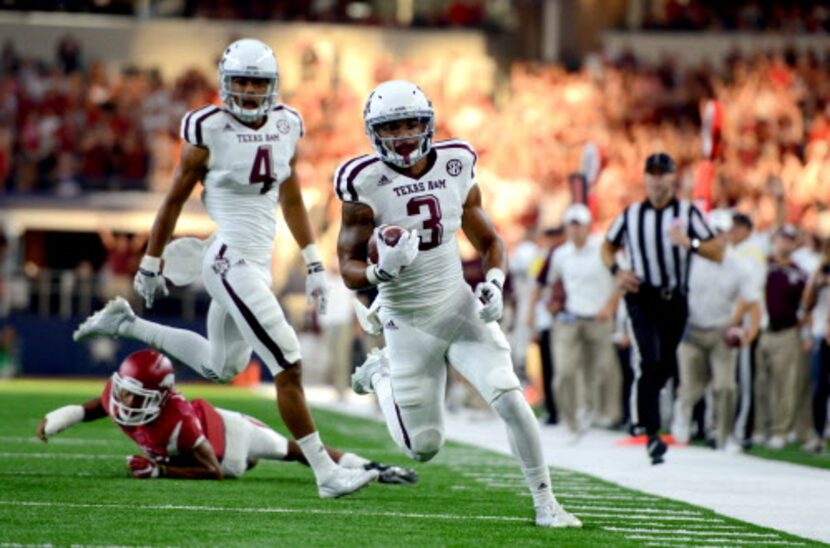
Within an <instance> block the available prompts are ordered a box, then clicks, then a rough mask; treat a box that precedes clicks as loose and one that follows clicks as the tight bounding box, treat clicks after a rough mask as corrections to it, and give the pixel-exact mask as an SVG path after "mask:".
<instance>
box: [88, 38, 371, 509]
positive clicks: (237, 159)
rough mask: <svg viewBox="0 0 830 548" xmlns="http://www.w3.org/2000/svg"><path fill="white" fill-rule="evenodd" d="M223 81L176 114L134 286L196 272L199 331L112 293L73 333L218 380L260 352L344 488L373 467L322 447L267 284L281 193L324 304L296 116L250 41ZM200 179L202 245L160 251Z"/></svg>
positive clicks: (333, 481) (231, 55) (296, 358)
mask: <svg viewBox="0 0 830 548" xmlns="http://www.w3.org/2000/svg"><path fill="white" fill-rule="evenodd" d="M219 87H220V92H221V96H222V100H223V101H224V103H225V105H224V108H220V107H218V106H215V105H207V106H205V107H203V108H200V109H197V110H194V111H192V112H189V113H188V114H186V115H185V117H184V118H183V119H182V125H181V136H182V138H183V139H184V140H185V141H186V142H185V144H184V147H183V148H182V152H181V159H180V161H179V165H178V168H177V169H176V174H175V176H174V180H173V185H172V187H171V189H170V191H169V192H168V194H167V196H166V197H165V199H164V202H163V203H162V205H161V209H160V210H159V212H158V214H157V215H156V219H155V222H154V223H153V227H152V229H151V231H150V239H149V241H148V243H147V252H146V255H145V256H144V258H143V259H142V261H141V265H140V269H139V272H138V274H136V278H135V284H134V285H135V289H136V291H137V292H138V293H139V294H140V295H141V296H143V297H144V299H145V302H146V304H147V306H148V307H151V306H152V304H153V301H154V299H155V298H156V297H159V296H164V295H166V294H167V286H166V277H171V279H173V278H174V277H179V278H180V277H181V276H178V275H180V274H181V273H182V272H185V273H187V272H191V273H192V272H194V271H195V275H193V277H196V278H198V277H199V276H201V278H202V280H203V282H204V284H205V287H206V288H207V291H208V293H210V296H211V299H212V300H211V304H210V309H209V312H208V319H207V331H208V337H207V339H205V338H204V337H202V336H200V335H198V334H196V333H193V332H190V331H185V330H182V329H174V328H171V327H167V326H164V325H160V324H156V323H153V322H148V321H146V320H143V319H141V318H139V317H137V316H136V315H135V314H134V313H133V311H132V310H131V309H130V307H129V304H127V301H126V300H124V299H122V298H118V299H115V300H113V301H110V302H109V303H108V304H107V305H106V306H105V307H104V308H103V309H102V310H101V311H99V312H97V313H96V314H94V315H93V316H91V317H90V318H89V319H87V320H86V321H85V322H84V323H83V324H82V325H81V326H80V327H79V328H78V330H77V331H76V332H75V340H80V339H84V338H86V337H89V336H92V335H102V334H103V335H111V336H123V337H130V338H133V339H138V340H140V341H143V342H144V343H146V344H149V345H151V346H153V347H155V348H157V349H159V350H161V351H162V352H164V353H165V354H167V355H168V356H170V357H172V358H174V359H176V360H177V361H179V362H181V363H185V364H187V365H188V366H190V367H191V368H193V369H194V370H196V371H197V372H199V373H200V374H201V375H203V376H205V377H207V378H210V379H213V380H219V381H227V380H230V379H231V378H233V377H234V376H235V375H236V374H237V373H239V372H240V371H242V369H243V368H244V367H245V366H246V365H247V364H248V362H249V360H250V357H251V351H252V349H253V350H256V352H257V354H258V355H259V356H260V358H262V360H263V361H264V362H265V363H266V365H267V366H268V368H269V369H270V370H271V373H273V375H274V379H275V383H276V388H277V406H278V408H279V411H280V415H281V416H282V418H283V420H284V421H285V424H286V426H287V427H288V429H289V430H290V431H291V434H292V435H293V436H294V437H295V438H296V439H297V443H298V445H299V446H300V448H301V449H302V452H303V454H304V455H305V457H306V459H307V460H308V462H309V465H310V466H311V468H312V469H313V471H314V474H315V476H316V479H317V486H318V492H319V494H320V496H321V497H324V498H329V497H338V496H342V495H346V494H349V493H351V492H353V491H356V490H357V489H360V488H361V487H363V486H364V485H366V484H367V483H369V482H370V481H372V480H374V479H376V478H377V472H376V471H372V470H354V469H346V468H342V467H340V466H338V465H337V464H336V463H335V462H334V461H333V460H332V459H331V458H330V457H329V455H328V453H327V452H326V451H325V448H324V446H323V444H322V442H321V440H320V436H319V434H318V433H317V429H316V427H315V425H314V421H313V419H312V417H311V413H310V412H309V409H308V406H307V404H306V400H305V395H304V392H303V386H302V375H301V372H302V368H301V360H300V344H299V341H298V339H297V335H296V333H295V332H294V330H293V329H292V327H291V326H290V325H289V324H288V322H287V321H286V318H285V315H284V314H283V311H282V308H281V307H280V305H279V303H278V302H277V299H276V297H275V296H274V294H273V292H272V291H271V273H270V265H271V254H272V249H273V245H274V237H275V234H276V214H275V210H276V207H277V202H279V205H280V207H281V208H282V213H283V216H284V218H285V221H286V224H287V225H288V228H289V230H290V232H291V235H292V236H293V238H294V240H295V241H296V242H297V244H298V245H299V247H300V249H301V253H302V256H303V258H304V259H305V261H306V265H307V267H308V278H307V279H306V293H307V295H308V297H309V299H311V300H315V301H316V303H317V306H318V308H319V310H320V312H321V313H322V312H324V311H325V302H326V292H327V286H326V282H325V273H324V272H323V264H322V261H321V259H320V254H319V253H318V251H317V248H316V246H315V244H314V235H313V233H312V230H311V226H310V223H309V220H308V214H307V212H306V209H305V206H304V204H303V200H302V195H301V193H300V185H299V182H298V180H297V177H296V174H295V173H294V169H293V166H294V154H295V150H296V146H297V141H299V139H300V138H301V137H302V136H303V122H302V119H301V117H300V115H299V114H298V113H297V112H296V111H294V110H292V109H290V108H289V107H288V106H286V105H284V104H282V103H280V102H278V101H277V91H278V89H279V69H278V67H277V60H276V57H275V56H274V52H273V51H272V50H271V48H270V47H268V46H267V45H265V44H264V43H262V42H260V41H258V40H239V41H237V42H234V43H233V44H231V45H230V46H228V47H227V48H226V49H225V51H224V54H223V55H222V58H221V60H220V61H219ZM200 181H201V182H202V183H203V185H204V190H203V192H202V201H203V202H204V205H205V209H207V212H208V214H209V215H210V216H211V218H212V219H213V220H214V221H215V222H216V224H217V225H218V227H219V230H218V232H217V233H216V234H215V235H214V236H213V237H212V238H210V239H209V240H207V241H206V242H204V243H203V247H202V248H201V249H200V248H198V245H197V246H196V250H197V252H196V253H193V252H192V251H193V249H192V247H191V248H188V249H189V250H188V249H184V250H182V249H181V246H178V247H177V245H178V244H179V242H180V241H177V242H173V243H171V245H170V246H169V249H168V250H167V252H165V247H166V246H167V242H168V240H169V239H170V237H171V236H172V234H173V230H174V228H175V226H176V221H177V220H178V218H179V214H180V213H181V210H182V206H183V205H184V203H185V202H186V201H187V199H188V197H189V196H190V194H191V192H192V191H193V189H194V188H195V186H196V184H197V183H198V182H200ZM185 240H186V239H185ZM174 249H176V250H177V252H176V253H170V252H171V251H172V250H174ZM162 253H164V259H165V264H164V270H162V264H161V258H162ZM194 257H195V260H194ZM191 263H196V264H195V268H194V265H193V264H191ZM174 273H176V274H178V275H177V276H174ZM184 277H187V276H184Z"/></svg>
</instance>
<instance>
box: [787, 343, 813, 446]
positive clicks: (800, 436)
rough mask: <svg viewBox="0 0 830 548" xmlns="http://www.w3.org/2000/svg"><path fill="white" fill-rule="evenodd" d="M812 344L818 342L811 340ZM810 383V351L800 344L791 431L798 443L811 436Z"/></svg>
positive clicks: (811, 391)
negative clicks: (806, 350)
mask: <svg viewBox="0 0 830 548" xmlns="http://www.w3.org/2000/svg"><path fill="white" fill-rule="evenodd" d="M813 344H818V343H816V342H815V341H813ZM812 393H813V390H812V383H811V381H810V353H809V352H805V351H804V348H803V346H802V350H801V352H799V360H798V371H797V372H796V380H795V409H794V411H793V413H794V416H793V432H794V434H795V439H796V441H798V442H799V443H805V442H807V441H808V440H809V439H810V438H812V437H813V406H812Z"/></svg>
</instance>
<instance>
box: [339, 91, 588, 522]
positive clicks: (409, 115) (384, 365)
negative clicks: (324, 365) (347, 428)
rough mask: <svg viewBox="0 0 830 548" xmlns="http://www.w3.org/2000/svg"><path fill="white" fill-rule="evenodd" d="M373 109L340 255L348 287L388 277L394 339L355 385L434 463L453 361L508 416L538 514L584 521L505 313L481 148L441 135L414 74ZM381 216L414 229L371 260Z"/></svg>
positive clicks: (345, 185) (382, 287) (367, 113)
mask: <svg viewBox="0 0 830 548" xmlns="http://www.w3.org/2000/svg"><path fill="white" fill-rule="evenodd" d="M363 116H364V121H365V126H366V133H367V134H368V135H369V138H370V139H371V141H372V145H373V147H374V149H375V151H376V154H374V155H365V156H359V157H357V158H353V159H351V160H349V161H347V162H345V163H344V164H342V165H341V167H340V168H339V169H338V170H337V172H336V173H335V177H334V186H335V191H336V193H337V195H338V197H339V198H340V199H341V200H342V201H343V206H342V215H343V224H342V228H341V232H340V237H339V240H338V255H339V259H340V270H341V273H342V276H343V279H344V281H345V283H346V285H347V286H348V287H350V288H351V289H358V288H362V287H366V286H369V285H377V286H378V289H379V296H378V299H379V303H380V309H379V313H378V316H379V319H380V324H381V325H382V326H383V332H384V336H385V339H386V344H387V347H386V348H385V349H384V350H383V351H376V352H374V353H372V354H371V355H370V356H369V358H368V359H367V360H366V362H364V364H363V365H362V366H361V367H360V368H359V369H358V370H357V371H356V372H355V375H354V376H353V384H352V386H353V387H354V389H355V391H357V392H358V393H366V392H369V391H374V392H375V393H376V394H377V397H378V401H379V403H380V405H381V408H382V410H383V414H384V417H385V419H386V424H387V427H388V429H389V432H390V434H391V435H392V438H393V439H394V440H395V442H396V443H397V444H398V446H399V447H401V449H402V450H403V451H404V452H405V453H407V454H408V455H409V456H410V457H412V458H414V459H416V460H419V461H428V460H430V459H431V458H432V457H434V456H435V454H436V453H438V450H439V449H440V448H441V446H442V444H443V443H444V425H443V402H444V388H445V385H446V378H447V369H446V364H447V362H448V363H449V364H450V365H451V366H452V367H454V368H455V369H456V370H457V371H458V372H459V373H461V374H462V375H463V376H464V377H465V378H466V379H467V380H468V381H470V383H471V384H472V385H473V386H475V388H476V389H477V390H478V391H479V393H481V395H482V396H483V397H484V398H485V399H486V400H487V402H488V403H489V404H490V405H492V406H493V408H494V409H495V410H496V412H497V413H498V414H499V416H500V417H501V418H502V419H503V420H504V422H505V424H506V425H507V429H508V431H509V438H510V440H511V446H512V449H513V452H514V454H515V455H517V456H518V458H519V460H520V461H521V465H522V470H523V472H524V475H525V478H526V480H527V483H528V486H529V487H530V490H531V493H532V495H533V502H534V507H535V510H536V524H537V525H539V526H542V527H580V526H581V525H582V524H581V523H580V521H579V520H578V519H577V518H576V517H574V516H573V515H571V514H570V513H568V512H566V511H565V510H564V509H563V508H562V507H561V506H560V505H559V504H558V502H557V501H556V498H555V497H554V496H553V493H552V492H551V482H550V473H549V470H548V467H547V465H546V464H545V460H544V456H543V454H542V447H541V443H540V439H539V427H538V424H537V422H536V419H535V417H534V415H533V412H532V411H531V409H530V406H529V405H528V403H527V402H526V401H525V399H524V397H523V396H522V392H521V389H520V385H519V380H518V378H517V377H516V375H515V373H514V372H513V366H512V363H511V360H510V347H509V345H508V343H507V340H506V338H505V336H504V334H503V333H502V331H501V330H500V328H499V326H498V324H497V323H496V321H497V320H498V319H499V318H500V317H501V315H502V285H503V283H504V277H505V275H504V270H505V266H506V261H507V256H506V253H505V249H504V244H503V242H502V240H501V238H500V237H499V236H498V235H497V234H496V232H495V230H494V229H493V225H492V224H491V222H490V220H489V218H488V217H487V214H486V213H485V212H484V210H483V209H482V207H481V192H480V190H479V188H478V186H477V185H476V182H475V162H476V154H475V152H474V151H473V149H472V148H471V147H470V145H469V144H467V143H465V142H464V141H460V140H449V141H442V142H437V143H435V144H434V145H433V144H432V136H433V131H434V127H435V116H434V113H433V109H432V104H431V103H430V101H429V99H427V97H426V96H425V95H424V93H423V92H422V91H421V90H420V89H419V88H418V87H417V86H416V85H414V84H412V83H410V82H405V81H400V80H394V81H389V82H385V83H383V84H381V85H379V86H378V87H377V88H375V90H374V91H373V92H372V93H371V94H370V95H369V99H368V100H367V102H366V107H365V109H364V112H363ZM382 224H394V225H398V226H401V227H403V228H404V229H406V230H407V231H408V232H404V233H403V235H401V237H400V239H399V241H398V242H397V243H396V244H395V245H394V246H389V245H387V244H386V243H385V242H384V240H383V238H381V237H378V238H377V245H378V261H377V264H369V263H368V262H367V248H368V241H369V239H370V237H371V236H372V234H373V231H377V227H378V226H380V225H382ZM459 228H460V229H462V230H463V231H464V234H465V235H466V236H467V238H469V240H470V242H472V244H473V245H474V246H475V247H476V249H477V250H478V251H479V253H480V254H481V256H482V260H483V261H484V267H485V271H486V281H485V282H483V283H481V284H479V286H478V287H477V288H476V291H475V294H474V293H473V292H472V291H471V290H470V289H469V287H468V286H467V284H466V283H465V281H464V278H463V275H462V270H461V258H460V255H459V253H458V243H457V241H456V232H457V231H458V229H459Z"/></svg>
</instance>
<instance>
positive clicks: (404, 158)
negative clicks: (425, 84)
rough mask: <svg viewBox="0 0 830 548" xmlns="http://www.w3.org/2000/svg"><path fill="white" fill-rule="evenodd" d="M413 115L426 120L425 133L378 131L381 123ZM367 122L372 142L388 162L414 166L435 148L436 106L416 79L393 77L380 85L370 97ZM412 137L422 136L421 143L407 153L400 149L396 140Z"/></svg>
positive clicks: (365, 121)
mask: <svg viewBox="0 0 830 548" xmlns="http://www.w3.org/2000/svg"><path fill="white" fill-rule="evenodd" d="M411 118H417V119H418V120H421V121H422V122H424V126H425V129H424V131H423V133H419V134H417V135H412V136H407V137H381V136H380V135H378V133H377V128H378V126H379V125H381V124H384V123H386V122H392V121H395V120H408V119H411ZM363 122H364V124H365V127H366V134H367V135H368V136H369V139H371V141H372V146H373V147H374V148H375V150H376V151H377V153H378V155H380V157H381V158H382V159H383V160H384V161H385V162H389V163H391V164H394V165H396V166H400V167H410V166H412V165H413V164H414V163H415V162H417V161H418V160H420V159H421V158H423V157H424V156H426V155H427V154H428V153H429V151H430V150H431V149H432V136H433V135H434V134H435V112H434V111H433V110H432V102H430V100H429V99H428V98H427V96H426V95H425V94H424V92H423V91H421V88H419V87H418V86H416V85H415V84H413V83H412V82H407V81H406V80H389V81H388V82H384V83H382V84H381V85H379V86H378V87H376V88H375V89H374V90H373V91H372V93H370V94H369V98H368V99H367V100H366V106H365V108H364V109H363ZM410 139H418V140H419V142H418V147H417V148H416V149H415V150H414V151H412V152H410V153H409V154H406V155H404V154H400V153H398V152H396V150H395V143H396V142H398V141H405V140H410Z"/></svg>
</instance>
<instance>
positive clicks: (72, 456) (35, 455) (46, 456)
mask: <svg viewBox="0 0 830 548" xmlns="http://www.w3.org/2000/svg"><path fill="white" fill-rule="evenodd" d="M126 456H127V455H112V454H97V455H96V454H94V453H57V452H56V453H23V452H20V453H5V452H0V458H2V459H14V458H21V457H23V458H27V459H81V460H114V459H124V458H126Z"/></svg>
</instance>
